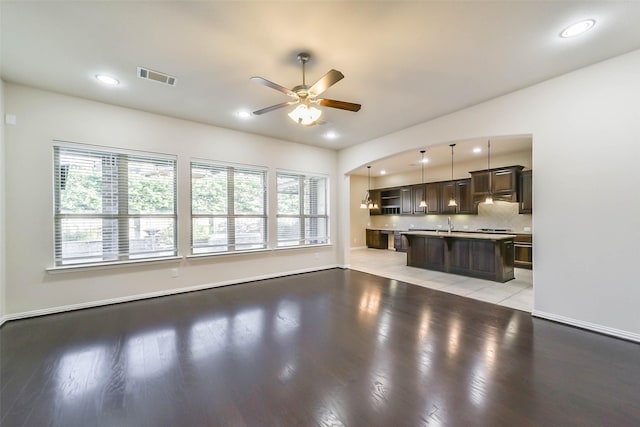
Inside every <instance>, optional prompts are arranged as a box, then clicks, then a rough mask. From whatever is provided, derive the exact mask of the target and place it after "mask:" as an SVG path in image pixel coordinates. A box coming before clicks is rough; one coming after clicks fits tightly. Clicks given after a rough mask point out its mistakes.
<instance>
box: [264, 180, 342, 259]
mask: <svg viewBox="0 0 640 427" xmlns="http://www.w3.org/2000/svg"><path fill="white" fill-rule="evenodd" d="M280 176H287V177H290V178H297V179H298V195H299V198H300V200H299V211H298V212H297V213H296V214H289V213H280V212H276V222H278V221H277V220H278V219H280V218H297V219H298V220H299V227H300V228H299V236H300V237H299V239H297V240H283V239H281V238H280V232H279V230H278V227H279V224H276V230H277V231H276V246H277V248H278V249H293V248H304V247H309V246H326V245H330V244H331V236H330V234H331V226H330V215H329V212H330V205H329V200H330V199H329V195H330V194H329V188H330V187H329V185H330V181H329V177H328V176H327V175H322V174H313V173H304V172H295V171H287V170H277V171H276V197H277V196H278V194H279V192H280V189H279V188H278V184H277V182H278V178H279V177H280ZM308 179H318V180H323V181H324V189H325V194H324V195H323V197H324V201H325V213H324V214H313V213H305V209H304V208H305V204H306V202H307V200H305V192H304V189H305V181H306V180H308ZM317 199H318V197H317V196H316V200H317ZM278 209H279V206H276V211H277V210H278ZM316 209H317V208H316ZM315 218H318V219H324V220H325V225H326V230H324V234H325V236H326V238H325V239H324V241H318V239H315V240H314V236H307V235H306V230H305V222H306V220H307V219H315ZM312 240H313V241H312Z"/></svg>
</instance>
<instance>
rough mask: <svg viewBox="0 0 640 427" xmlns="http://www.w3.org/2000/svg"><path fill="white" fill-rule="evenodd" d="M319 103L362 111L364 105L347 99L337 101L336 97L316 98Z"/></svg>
mask: <svg viewBox="0 0 640 427" xmlns="http://www.w3.org/2000/svg"><path fill="white" fill-rule="evenodd" d="M316 101H317V103H318V104H319V105H322V106H323V107H331V108H339V109H341V110H348V111H354V112H355V111H360V108H361V107H362V105H360V104H354V103H353V102H345V101H336V100H335V99H324V98H321V99H318V100H316Z"/></svg>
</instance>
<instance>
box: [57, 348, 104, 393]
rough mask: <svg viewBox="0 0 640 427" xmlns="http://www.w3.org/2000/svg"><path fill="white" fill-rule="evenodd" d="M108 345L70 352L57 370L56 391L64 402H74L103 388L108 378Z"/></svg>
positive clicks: (61, 359) (65, 355)
mask: <svg viewBox="0 0 640 427" xmlns="http://www.w3.org/2000/svg"><path fill="white" fill-rule="evenodd" d="M106 351H107V350H106V345H93V346H88V347H84V348H80V349H74V350H69V351H67V352H65V353H64V354H63V355H62V357H61V358H60V362H59V363H58V366H57V369H56V371H57V372H56V391H57V394H58V396H60V397H61V398H62V399H63V400H64V401H67V402H69V401H73V400H74V399H76V398H79V397H83V396H85V395H86V394H87V393H88V392H90V391H92V390H94V389H95V388H96V387H99V386H102V385H103V382H104V381H105V378H106V377H107V365H106V360H105V357H106Z"/></svg>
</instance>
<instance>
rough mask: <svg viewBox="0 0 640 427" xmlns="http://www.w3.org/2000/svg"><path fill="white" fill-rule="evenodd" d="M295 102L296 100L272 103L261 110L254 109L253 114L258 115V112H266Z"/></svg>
mask: <svg viewBox="0 0 640 427" xmlns="http://www.w3.org/2000/svg"><path fill="white" fill-rule="evenodd" d="M293 104H297V101H287V102H281V103H280V104H276V105H272V106H271V107H266V108H263V109H261V110H257V111H254V112H253V114H255V115H257V116H259V115H260V114H264V113H268V112H269V111H273V110H277V109H278V108H282V107H286V106H287V105H293Z"/></svg>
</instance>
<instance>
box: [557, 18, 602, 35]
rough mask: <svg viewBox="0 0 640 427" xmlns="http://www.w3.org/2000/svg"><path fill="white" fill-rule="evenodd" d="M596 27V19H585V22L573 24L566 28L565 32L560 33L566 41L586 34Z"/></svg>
mask: <svg viewBox="0 0 640 427" xmlns="http://www.w3.org/2000/svg"><path fill="white" fill-rule="evenodd" d="M594 25H596V20H595V19H585V20H584V21H580V22H576V23H575V24H571V25H569V26H568V27H567V28H565V29H564V31H562V32H561V33H560V37H562V38H565V39H566V38H569V37H575V36H579V35H580V34H584V33H586V32H587V31H589V30H590V29H592V28H593V26H594Z"/></svg>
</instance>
